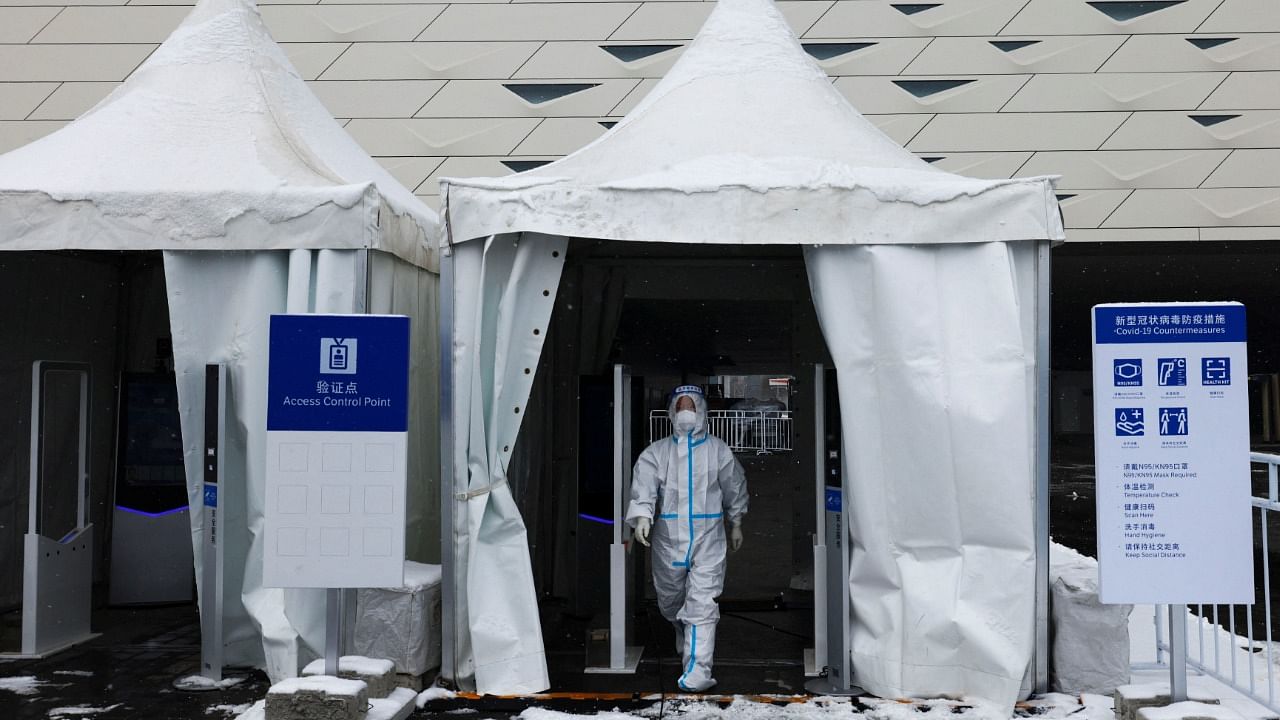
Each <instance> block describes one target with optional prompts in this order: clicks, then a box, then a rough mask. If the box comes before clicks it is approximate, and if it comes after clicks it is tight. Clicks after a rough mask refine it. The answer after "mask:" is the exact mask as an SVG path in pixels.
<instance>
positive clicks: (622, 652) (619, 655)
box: [586, 365, 644, 675]
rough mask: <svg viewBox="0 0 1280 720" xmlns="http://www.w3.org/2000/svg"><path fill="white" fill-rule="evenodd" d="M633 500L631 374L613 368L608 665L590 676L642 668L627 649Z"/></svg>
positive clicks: (638, 650) (635, 653) (638, 651)
mask: <svg viewBox="0 0 1280 720" xmlns="http://www.w3.org/2000/svg"><path fill="white" fill-rule="evenodd" d="M630 498H631V373H630V371H629V370H628V369H627V367H626V366H625V365H614V366H613V501H612V504H611V510H612V512H611V513H610V520H612V521H613V538H612V541H611V542H610V543H609V664H608V666H589V667H587V668H586V672H588V673H612V674H620V675H621V674H634V673H635V671H636V668H637V667H638V666H639V665H640V655H641V653H642V652H643V651H644V648H642V647H636V646H630V645H627V641H628V639H629V638H630V635H631V622H630V620H631V615H630V613H628V612H627V598H628V596H630V595H631V579H632V577H634V573H632V572H631V555H630V553H628V552H627V548H628V545H629V544H630V542H631V528H630V527H628V526H627V522H626V518H627V504H628V502H629V501H630Z"/></svg>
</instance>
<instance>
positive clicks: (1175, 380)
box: [1156, 358, 1187, 387]
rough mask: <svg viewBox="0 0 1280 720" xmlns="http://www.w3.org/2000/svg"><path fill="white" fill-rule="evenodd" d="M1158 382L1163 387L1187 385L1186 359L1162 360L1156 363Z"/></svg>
mask: <svg viewBox="0 0 1280 720" xmlns="http://www.w3.org/2000/svg"><path fill="white" fill-rule="evenodd" d="M1156 382H1158V383H1159V384H1160V386H1161V387H1173V386H1175V385H1186V384H1187V359H1186V358H1160V359H1159V360H1157V361H1156Z"/></svg>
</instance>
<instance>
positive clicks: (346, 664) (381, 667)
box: [302, 655, 396, 676]
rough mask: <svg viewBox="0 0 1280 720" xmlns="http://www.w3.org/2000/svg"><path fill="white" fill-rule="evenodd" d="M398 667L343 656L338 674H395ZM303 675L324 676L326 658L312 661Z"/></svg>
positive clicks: (339, 661) (374, 660) (339, 659)
mask: <svg viewBox="0 0 1280 720" xmlns="http://www.w3.org/2000/svg"><path fill="white" fill-rule="evenodd" d="M395 669H396V666H395V664H394V663H392V662H391V661H390V660H382V659H379V658H370V657H364V656H363V655H343V656H342V657H340V658H338V672H339V673H344V672H346V673H351V674H353V675H373V676H379V675H386V674H387V673H390V672H395ZM302 674H303V675H324V674H325V673H324V658H319V659H317V660H312V661H311V662H309V663H307V666H306V667H304V668H303V669H302Z"/></svg>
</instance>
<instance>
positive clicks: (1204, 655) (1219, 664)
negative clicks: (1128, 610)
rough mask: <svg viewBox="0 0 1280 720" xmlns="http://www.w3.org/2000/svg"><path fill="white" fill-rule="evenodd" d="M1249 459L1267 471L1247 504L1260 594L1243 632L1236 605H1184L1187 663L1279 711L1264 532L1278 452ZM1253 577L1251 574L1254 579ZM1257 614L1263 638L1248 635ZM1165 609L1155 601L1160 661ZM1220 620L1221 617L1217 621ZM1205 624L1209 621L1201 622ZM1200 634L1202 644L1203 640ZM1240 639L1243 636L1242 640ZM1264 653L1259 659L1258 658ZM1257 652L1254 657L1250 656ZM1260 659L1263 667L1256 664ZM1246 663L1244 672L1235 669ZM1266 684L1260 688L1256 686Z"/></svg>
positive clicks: (1277, 480)
mask: <svg viewBox="0 0 1280 720" xmlns="http://www.w3.org/2000/svg"><path fill="white" fill-rule="evenodd" d="M1249 461H1250V462H1251V463H1253V465H1255V466H1256V465H1262V466H1265V468H1266V473H1267V496H1266V497H1265V498H1262V497H1256V496H1255V497H1254V498H1253V507H1254V508H1257V510H1258V513H1257V518H1258V520H1257V521H1256V522H1255V523H1254V526H1253V527H1254V529H1255V531H1257V530H1259V529H1260V530H1261V532H1260V533H1259V534H1257V535H1255V537H1256V538H1257V540H1255V542H1254V547H1255V548H1256V552H1257V556H1256V558H1255V562H1256V564H1258V565H1261V566H1262V576H1261V580H1262V587H1261V591H1262V596H1261V598H1258V597H1257V590H1255V597H1254V603H1253V604H1252V605H1247V606H1245V608H1244V624H1245V626H1246V628H1247V634H1246V635H1243V636H1242V635H1239V634H1238V633H1237V632H1236V616H1237V615H1238V614H1239V612H1238V610H1239V607H1240V606H1239V605H1225V606H1220V605H1189V606H1187V607H1188V609H1191V608H1194V611H1193V612H1188V613H1187V618H1186V622H1187V624H1188V627H1187V665H1188V666H1190V667H1192V668H1195V669H1196V670H1198V671H1200V672H1201V673H1203V674H1205V675H1208V676H1210V677H1213V678H1216V679H1217V680H1219V681H1221V682H1223V683H1226V684H1227V685H1229V686H1231V687H1232V688H1234V689H1235V690H1237V691H1239V692H1240V693H1241V694H1243V695H1246V696H1248V697H1249V698H1251V699H1253V700H1255V701H1257V702H1259V703H1261V704H1263V705H1265V706H1267V707H1268V708H1269V709H1271V710H1273V711H1276V712H1280V703H1277V697H1276V681H1277V668H1276V665H1275V663H1276V661H1280V649H1277V648H1275V647H1274V645H1275V643H1274V642H1273V641H1272V637H1273V636H1272V606H1271V562H1270V560H1271V554H1270V553H1271V551H1270V542H1269V541H1270V538H1269V537H1268V535H1267V532H1268V528H1269V527H1270V525H1271V522H1272V520H1273V519H1272V518H1271V517H1270V516H1271V513H1274V512H1277V511H1280V474H1278V472H1277V467H1280V455H1273V454H1270V453H1249ZM1257 580H1258V578H1257V576H1255V582H1257ZM1222 607H1225V608H1227V611H1226V612H1225V613H1224V614H1225V615H1226V617H1225V618H1222V619H1220V618H1219V612H1220V608H1222ZM1255 607H1257V608H1258V610H1259V612H1261V613H1262V614H1263V623H1262V625H1263V631H1264V633H1265V638H1264V639H1262V640H1254V634H1255V631H1254V616H1255V614H1254V608H1255ZM1169 619H1170V618H1169V609H1168V606H1167V605H1156V606H1155V623H1156V662H1157V663H1160V664H1164V663H1165V655H1166V653H1168V652H1169V651H1170V647H1169V643H1168V642H1166V641H1165V636H1164V629H1165V628H1167V627H1169ZM1222 620H1225V621H1226V625H1225V626H1224V625H1223V622H1222ZM1206 625H1208V626H1209V627H1208V628H1206ZM1206 636H1209V637H1208V638H1207V640H1208V644H1207V646H1206ZM1242 641H1243V642H1242ZM1262 657H1265V658H1266V660H1265V664H1264V661H1262V660H1261V658H1262ZM1255 658H1257V662H1255ZM1260 665H1263V667H1259V666H1260ZM1246 669H1247V677H1242V676H1241V671H1242V670H1246ZM1263 683H1265V684H1266V689H1265V691H1264V690H1263V689H1262V688H1261V687H1260V685H1261V684H1263Z"/></svg>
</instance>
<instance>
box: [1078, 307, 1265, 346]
mask: <svg viewBox="0 0 1280 720" xmlns="http://www.w3.org/2000/svg"><path fill="white" fill-rule="evenodd" d="M1093 328H1094V341H1095V342H1096V343H1098V344H1109V343H1208V342H1244V341H1245V334H1246V333H1245V316H1244V306H1243V305H1240V304H1239V303H1229V304H1220V305H1176V304H1160V303H1152V304H1143V305H1095V306H1094V308H1093Z"/></svg>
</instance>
